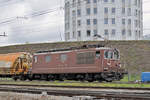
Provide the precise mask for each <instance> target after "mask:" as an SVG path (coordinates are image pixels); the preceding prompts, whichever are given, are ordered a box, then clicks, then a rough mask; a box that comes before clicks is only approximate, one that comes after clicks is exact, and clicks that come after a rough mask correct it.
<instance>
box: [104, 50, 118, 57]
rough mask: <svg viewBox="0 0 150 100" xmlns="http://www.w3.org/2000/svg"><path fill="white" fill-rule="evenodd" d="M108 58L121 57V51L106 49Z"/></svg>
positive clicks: (105, 54)
mask: <svg viewBox="0 0 150 100" xmlns="http://www.w3.org/2000/svg"><path fill="white" fill-rule="evenodd" d="M104 57H105V58H106V59H119V51H118V50H117V49H115V50H114V51H110V50H106V51H105V53H104Z"/></svg>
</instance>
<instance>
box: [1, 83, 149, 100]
mask: <svg viewBox="0 0 150 100" xmlns="http://www.w3.org/2000/svg"><path fill="white" fill-rule="evenodd" d="M0 91H1V92H17V93H30V94H42V93H43V92H46V93H47V95H55V96H81V95H82V96H83V95H84V96H94V97H96V98H121V99H134V100H150V88H114V87H83V86H82V87H81V86H54V85H53V86H50V85H20V84H19V85H14V84H7V85H6V84H0Z"/></svg>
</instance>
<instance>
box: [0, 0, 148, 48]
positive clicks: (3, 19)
mask: <svg viewBox="0 0 150 100" xmlns="http://www.w3.org/2000/svg"><path fill="white" fill-rule="evenodd" d="M143 2H144V3H143V12H144V20H143V21H144V34H150V0H143ZM63 3H64V0H0V34H3V33H4V32H5V33H6V34H8V37H5V38H4V37H0V46H4V45H10V44H11V45H12V44H20V43H39V42H55V41H63V40H64V11H63V9H62V8H61V7H62V6H63V5H64V4H63Z"/></svg>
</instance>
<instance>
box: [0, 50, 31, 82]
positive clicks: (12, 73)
mask: <svg viewBox="0 0 150 100" xmlns="http://www.w3.org/2000/svg"><path fill="white" fill-rule="evenodd" d="M31 67H32V56H31V54H30V53H26V52H19V53H8V54H0V76H1V77H12V78H14V79H15V80H16V79H17V78H20V77H21V78H22V79H25V76H26V75H27V74H28V71H29V69H30V68H31Z"/></svg>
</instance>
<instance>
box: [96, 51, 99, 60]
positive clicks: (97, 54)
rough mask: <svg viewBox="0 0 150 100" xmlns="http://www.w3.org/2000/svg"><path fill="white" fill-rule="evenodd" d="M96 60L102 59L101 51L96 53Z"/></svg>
mask: <svg viewBox="0 0 150 100" xmlns="http://www.w3.org/2000/svg"><path fill="white" fill-rule="evenodd" d="M96 58H97V59H99V58H100V51H96Z"/></svg>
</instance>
